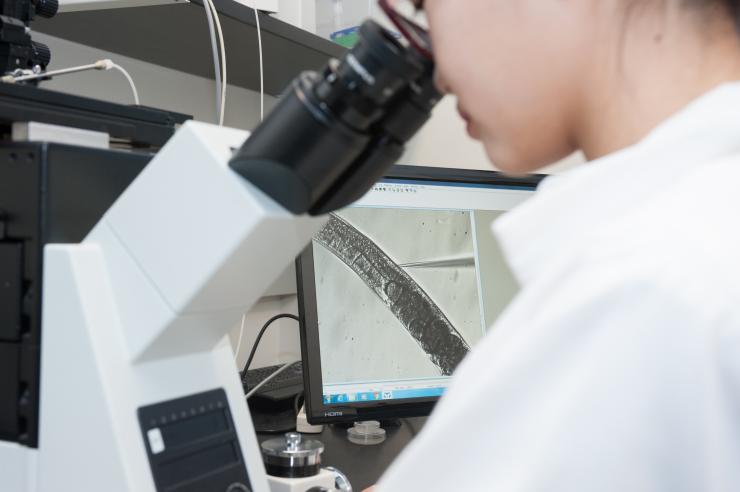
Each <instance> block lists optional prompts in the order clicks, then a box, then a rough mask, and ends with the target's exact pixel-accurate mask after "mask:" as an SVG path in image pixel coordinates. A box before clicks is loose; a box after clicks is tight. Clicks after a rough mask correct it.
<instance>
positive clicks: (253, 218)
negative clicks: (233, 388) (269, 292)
mask: <svg viewBox="0 0 740 492" xmlns="http://www.w3.org/2000/svg"><path fill="white" fill-rule="evenodd" d="M246 136H247V135H246V133H245V132H242V131H239V130H233V129H227V128H221V127H217V126H213V125H208V124H204V123H196V122H188V123H186V124H185V125H184V126H183V127H182V128H180V130H179V131H178V132H177V133H176V134H175V136H174V137H173V138H172V139H171V140H170V141H169V142H168V143H167V145H166V146H165V147H164V148H163V149H162V150H161V151H160V152H159V153H158V154H157V156H156V157H155V158H154V159H153V160H152V162H151V163H150V164H149V165H148V166H147V167H146V168H145V169H144V171H143V172H142V173H141V175H140V176H139V177H138V178H137V179H136V180H135V181H134V182H133V183H132V184H131V186H130V187H129V188H128V189H127V190H126V191H125V192H124V193H123V195H122V196H121V197H120V198H119V200H118V201H117V202H116V203H115V204H114V205H113V206H112V207H111V209H110V210H109V211H108V212H107V213H106V214H105V216H104V218H103V219H102V220H101V222H100V223H99V224H98V225H97V226H96V227H95V228H94V229H93V231H92V232H91V233H90V235H89V236H88V237H87V238H86V239H85V241H84V244H90V245H95V246H97V247H98V248H100V250H101V252H102V254H103V256H104V258H105V262H106V265H107V269H108V273H109V277H110V280H111V284H112V287H113V290H114V292H115V294H116V304H117V305H118V307H119V313H120V316H121V319H122V322H123V324H124V325H125V326H126V327H127V329H126V331H125V332H124V333H123V335H124V337H125V347H126V350H127V352H128V354H129V357H130V360H131V361H132V362H134V361H148V360H154V359H159V358H163V357H172V356H181V355H185V354H189V353H193V352H197V351H207V350H211V349H212V348H213V347H214V346H215V345H216V344H217V343H218V342H219V340H221V339H222V338H223V337H224V335H226V333H227V332H228V331H229V330H230V329H231V328H233V327H234V326H235V324H237V323H238V321H239V318H240V317H241V316H242V314H243V313H244V312H246V311H247V310H248V309H249V308H250V307H251V306H252V305H253V304H254V303H255V302H256V301H257V299H259V297H260V296H261V295H262V293H263V292H264V291H265V290H266V289H267V288H269V286H270V285H271V284H272V283H273V282H274V281H275V279H276V278H277V277H278V276H279V275H280V273H281V272H282V271H283V270H284V269H285V267H286V265H288V264H289V263H290V262H292V261H293V260H294V259H295V257H296V256H297V254H298V253H299V252H300V251H301V249H302V248H303V247H305V245H306V244H307V243H308V242H309V241H310V239H311V237H312V236H313V234H314V233H315V232H316V231H318V229H319V228H320V227H321V226H322V225H323V224H324V222H325V219H324V218H321V217H311V216H307V215H294V214H292V213H290V212H288V211H287V210H285V209H284V208H283V207H282V206H280V205H278V204H277V203H276V202H275V201H274V200H272V199H271V198H270V197H269V196H267V195H266V194H265V193H264V192H262V191H260V190H259V189H257V188H256V187H255V186H253V185H252V184H251V183H250V182H249V181H247V180H245V179H244V178H243V177H242V176H240V175H239V174H237V173H236V172H234V171H233V170H232V169H231V168H230V167H229V165H228V162H229V159H230V157H231V154H232V149H235V148H238V147H240V146H241V145H242V144H243V143H244V140H245V138H246Z"/></svg>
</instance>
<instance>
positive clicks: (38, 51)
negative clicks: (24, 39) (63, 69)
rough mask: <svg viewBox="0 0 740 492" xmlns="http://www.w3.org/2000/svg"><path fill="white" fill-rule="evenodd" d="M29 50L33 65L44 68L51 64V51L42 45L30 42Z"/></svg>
mask: <svg viewBox="0 0 740 492" xmlns="http://www.w3.org/2000/svg"><path fill="white" fill-rule="evenodd" d="M31 49H32V50H33V62H34V65H40V66H41V68H44V69H45V68H46V67H47V66H48V65H49V62H51V50H50V49H49V47H48V46H47V45H45V44H44V43H39V42H38V41H31Z"/></svg>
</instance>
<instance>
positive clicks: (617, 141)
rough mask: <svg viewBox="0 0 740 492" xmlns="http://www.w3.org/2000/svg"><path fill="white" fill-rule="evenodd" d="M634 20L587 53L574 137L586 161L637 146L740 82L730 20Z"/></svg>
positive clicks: (738, 42) (682, 16)
mask: <svg viewBox="0 0 740 492" xmlns="http://www.w3.org/2000/svg"><path fill="white" fill-rule="evenodd" d="M637 17H638V16H634V17H632V18H630V19H629V20H628V21H627V25H628V29H626V30H625V31H624V32H622V33H620V34H618V35H616V36H615V37H614V40H613V41H614V42H605V43H603V45H602V47H601V53H599V48H595V49H594V53H593V56H591V60H592V64H593V66H592V67H591V68H592V69H591V70H590V76H587V77H584V83H588V84H589V85H590V90H588V91H583V93H584V94H587V96H586V97H585V99H586V100H585V101H583V105H582V109H581V111H580V114H579V118H578V122H577V123H576V125H575V127H576V129H575V132H574V133H575V136H574V140H575V142H576V144H577V145H578V146H579V147H580V148H581V149H582V150H583V152H584V154H585V155H586V157H587V158H588V159H589V160H592V159H595V158H598V157H601V156H603V155H606V154H609V153H612V152H614V151H617V150H619V149H621V148H624V147H627V146H630V145H633V144H635V143H637V142H638V141H640V140H641V139H642V138H643V137H645V136H646V135H647V134H648V133H649V132H650V131H651V130H652V129H653V128H655V127H656V126H657V125H658V124H660V123H661V122H662V121H664V120H666V119H667V118H669V117H670V116H671V115H673V114H674V113H676V112H677V111H679V110H680V109H681V108H683V107H684V106H686V105H687V104H688V103H689V102H691V101H692V100H694V99H696V98H697V97H699V96H700V95H702V94H704V93H706V92H708V91H709V90H711V89H713V88H714V87H717V86H718V85H720V84H722V83H724V82H730V81H737V80H740V36H739V35H738V34H737V32H736V30H735V26H734V25H733V23H732V21H731V20H730V19H729V16H726V15H716V16H715V17H716V18H715V17H713V18H709V17H708V16H707V18H704V17H702V18H701V19H697V17H699V16H698V14H697V13H696V12H691V11H689V10H688V9H685V8H677V9H676V10H675V11H674V10H672V11H667V12H664V15H663V16H662V17H661V18H659V19H655V18H653V17H658V16H653V17H649V18H639V19H638V18H637ZM615 46H617V47H618V49H616V50H615V49H614V47H615ZM604 60H609V61H610V62H609V63H604ZM594 88H596V90H593V89H594Z"/></svg>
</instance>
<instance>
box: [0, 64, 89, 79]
mask: <svg viewBox="0 0 740 492" xmlns="http://www.w3.org/2000/svg"><path fill="white" fill-rule="evenodd" d="M101 61H102V60H101ZM99 63H100V62H95V63H90V64H88V65H80V66H77V67H69V68H61V69H59V70H51V71H48V72H43V73H33V74H28V75H18V76H15V75H5V76H4V77H3V78H2V81H3V82H11V83H13V82H25V81H27V80H34V79H40V78H43V77H53V76H55V75H67V74H69V73H77V72H84V71H85V70H100V69H101V68H103V67H100V66H99V65H98V64H99Z"/></svg>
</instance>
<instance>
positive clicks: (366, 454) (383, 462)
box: [258, 417, 426, 492]
mask: <svg viewBox="0 0 740 492" xmlns="http://www.w3.org/2000/svg"><path fill="white" fill-rule="evenodd" d="M425 421H426V418H424V417H420V418H409V419H403V420H402V421H401V426H400V427H390V428H387V429H386V439H385V441H384V442H383V443H381V444H378V445H375V446H360V445H358V444H353V443H351V442H349V441H348V440H347V430H346V429H345V428H343V427H334V426H330V425H327V426H324V431H323V432H322V433H321V434H306V438H313V439H318V440H319V441H321V442H323V443H324V454H323V455H322V458H321V462H322V464H323V465H324V466H333V467H335V468H337V469H339V470H341V471H342V472H344V474H345V475H347V478H349V481H350V482H351V483H352V488H353V489H354V490H355V491H357V492H360V491H362V490H363V489H365V488H366V487H369V486H371V485H374V484H375V483H377V481H378V479H379V478H380V476H381V475H382V474H383V472H384V471H385V470H386V469H387V468H388V467H389V466H390V464H391V463H392V462H393V460H394V459H395V458H396V456H398V454H399V453H400V452H401V451H402V450H403V448H405V447H406V445H407V444H408V443H409V442H410V441H411V439H413V437H414V436H415V435H416V434H417V432H418V431H419V430H420V429H421V427H422V425H424V422H425ZM258 436H259V441H260V442H262V441H265V440H267V439H272V438H274V437H275V434H259V435H258Z"/></svg>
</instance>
